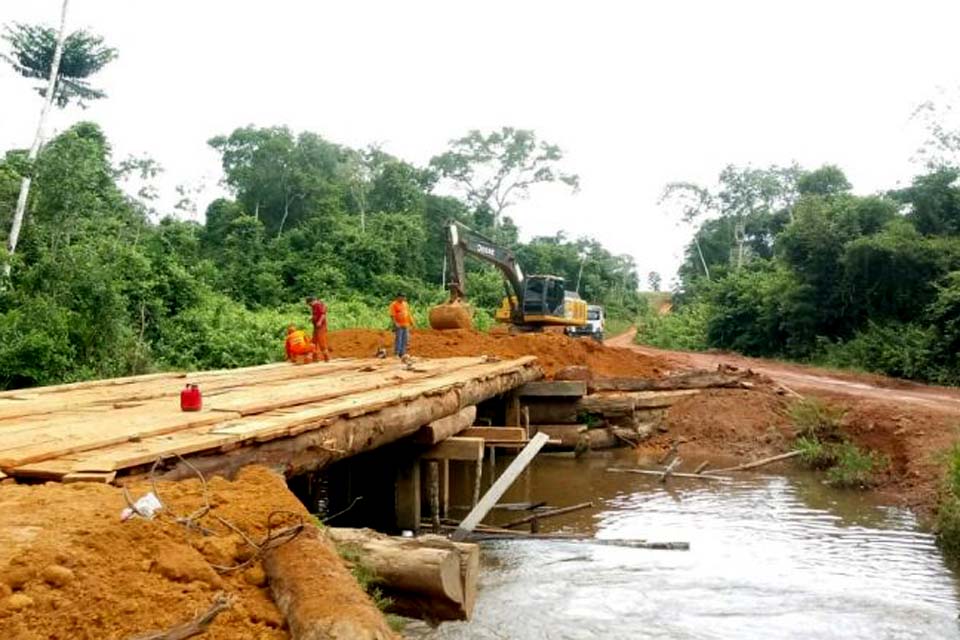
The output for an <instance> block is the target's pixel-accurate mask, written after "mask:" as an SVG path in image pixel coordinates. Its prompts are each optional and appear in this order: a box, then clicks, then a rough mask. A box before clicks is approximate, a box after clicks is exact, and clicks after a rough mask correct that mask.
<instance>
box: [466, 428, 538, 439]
mask: <svg viewBox="0 0 960 640" xmlns="http://www.w3.org/2000/svg"><path fill="white" fill-rule="evenodd" d="M460 435H461V436H464V437H466V438H483V439H484V440H495V441H509V442H515V441H520V440H526V439H527V433H526V430H525V429H524V428H523V427H470V428H469V429H464V430H463V431H461V432H460Z"/></svg>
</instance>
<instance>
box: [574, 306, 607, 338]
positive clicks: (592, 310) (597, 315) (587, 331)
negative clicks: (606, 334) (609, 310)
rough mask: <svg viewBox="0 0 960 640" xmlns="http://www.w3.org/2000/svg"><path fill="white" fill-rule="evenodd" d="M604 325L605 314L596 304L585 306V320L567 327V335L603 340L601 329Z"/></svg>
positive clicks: (602, 329)
mask: <svg viewBox="0 0 960 640" xmlns="http://www.w3.org/2000/svg"><path fill="white" fill-rule="evenodd" d="M605 325H606V314H605V313H604V311H603V307H601V306H600V305H598V304H591V305H588V306H587V322H586V324H584V325H583V326H579V327H567V335H569V336H572V337H574V338H579V337H587V336H589V337H591V338H593V339H594V340H596V341H597V342H603V331H604V327H605Z"/></svg>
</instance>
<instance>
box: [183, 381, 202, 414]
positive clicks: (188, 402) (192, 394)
mask: <svg viewBox="0 0 960 640" xmlns="http://www.w3.org/2000/svg"><path fill="white" fill-rule="evenodd" d="M202 408H203V396H202V395H201V394H200V387H198V386H197V385H195V384H188V385H187V386H186V387H184V389H183V391H181V392H180V409H181V410H183V411H200V409H202Z"/></svg>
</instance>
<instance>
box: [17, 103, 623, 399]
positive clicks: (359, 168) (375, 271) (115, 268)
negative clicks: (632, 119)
mask: <svg viewBox="0 0 960 640" xmlns="http://www.w3.org/2000/svg"><path fill="white" fill-rule="evenodd" d="M209 144H210V145H211V146H212V147H213V148H214V149H216V150H217V151H218V152H219V153H220V154H221V158H222V164H223V170H224V175H225V181H226V184H227V186H228V187H229V189H230V191H231V192H232V193H233V194H234V197H233V198H229V199H218V200H215V201H214V202H212V203H210V205H209V206H208V207H207V208H206V216H205V223H204V224H200V223H197V222H192V221H187V220H184V219H183V216H178V215H173V214H176V213H177V211H172V212H170V215H165V214H164V213H163V212H157V211H154V209H153V207H154V206H155V204H156V202H155V201H154V200H152V199H151V195H150V194H151V188H150V186H149V185H150V178H151V176H155V174H156V170H157V166H156V164H155V163H154V162H152V161H149V160H144V159H142V158H141V159H139V160H136V161H129V160H128V161H123V162H114V161H113V159H112V157H111V151H110V144H109V141H108V140H107V139H106V137H105V136H104V133H103V131H102V130H101V129H100V128H99V127H98V126H97V125H96V124H93V123H89V122H81V123H79V124H76V125H75V126H73V127H71V128H70V129H68V130H66V131H64V132H63V133H61V134H60V135H58V136H56V137H55V138H54V139H53V140H51V141H50V142H49V143H48V144H46V145H45V146H44V147H43V150H42V152H41V153H40V154H39V156H38V158H37V160H36V162H35V163H32V164H29V163H27V162H26V161H25V152H24V151H22V150H11V151H8V152H7V153H6V154H5V157H4V159H3V160H2V161H0V225H2V228H4V229H8V228H9V225H10V213H11V212H12V211H13V210H14V205H15V202H16V199H17V196H18V192H19V188H20V179H21V176H22V175H23V174H24V173H25V172H27V171H30V172H31V175H32V176H33V178H34V180H33V186H32V190H31V192H30V200H29V206H28V208H27V217H26V222H25V224H24V227H23V232H22V235H21V238H20V242H19V246H18V248H17V250H16V252H15V253H14V254H13V255H12V256H9V257H10V258H11V261H10V262H11V266H12V269H11V277H10V279H9V281H8V282H7V283H6V286H5V288H4V289H3V291H2V293H0V387H19V386H27V385H36V384H48V383H54V382H62V381H70V380H78V379H83V378H91V377H100V376H120V375H127V374H133V373H140V372H144V371H149V370H153V369H157V368H168V367H178V368H179V367H185V368H201V367H228V366H237V365H245V364H253V363H259V362H267V361H270V360H274V359H277V358H279V357H281V356H282V337H283V335H284V329H285V326H286V324H287V323H288V322H291V321H292V322H298V323H300V324H304V323H305V321H306V318H307V313H306V311H307V309H306V306H305V305H304V304H303V298H304V297H305V296H307V295H319V296H321V297H323V298H325V299H326V300H327V301H328V303H329V304H330V306H331V325H332V328H334V329H336V328H342V327H346V326H365V327H377V328H385V327H386V326H387V323H388V318H387V314H386V306H387V304H388V303H389V301H390V299H391V298H392V296H393V295H394V294H395V293H397V292H398V291H403V292H405V293H406V294H407V296H408V297H410V298H411V301H412V303H413V306H414V309H415V310H416V312H417V313H418V314H419V315H420V318H421V319H420V326H424V324H425V322H424V320H423V315H424V314H425V312H426V309H427V307H428V306H429V305H431V304H434V303H436V302H438V301H440V300H442V299H443V298H444V296H445V292H444V290H443V284H442V279H443V268H444V259H443V255H444V231H443V223H444V222H445V221H446V220H448V219H457V220H460V221H463V222H465V223H466V224H468V225H470V226H472V227H474V228H476V229H478V230H480V231H482V232H485V233H487V234H489V235H491V236H493V237H495V238H496V239H497V240H498V241H499V242H501V243H503V244H505V245H507V246H510V247H512V248H513V249H514V250H515V251H516V253H517V254H518V256H519V259H520V261H521V264H523V265H524V267H525V269H526V270H527V271H528V272H530V273H534V272H541V273H555V274H558V275H564V276H566V277H567V279H568V282H569V283H570V284H571V286H573V285H574V284H575V283H576V282H577V280H578V277H579V280H580V291H581V294H582V295H583V296H584V297H585V298H587V299H589V300H591V301H599V302H603V303H605V304H607V305H609V306H610V307H611V308H612V309H613V310H614V312H615V313H620V314H621V315H624V314H629V315H633V314H634V313H636V311H637V309H638V308H639V307H638V305H639V304H640V303H641V301H640V299H639V297H638V294H637V288H638V276H637V273H636V267H635V265H634V263H633V260H632V259H631V258H630V257H628V256H613V255H611V254H610V253H609V252H607V251H606V250H605V249H604V248H603V247H602V246H600V245H599V244H598V243H597V242H595V241H593V240H590V239H585V238H584V239H579V240H568V239H566V238H565V237H564V236H563V234H562V233H558V234H557V235H556V236H552V237H541V238H534V239H532V240H531V241H530V242H520V241H519V240H518V232H517V227H516V225H515V224H514V223H513V221H512V220H511V219H510V217H509V216H506V215H502V214H503V211H504V209H505V208H506V207H502V206H501V207H500V208H499V210H498V209H497V205H498V203H497V202H496V201H495V200H494V198H496V197H497V194H495V193H494V194H492V195H491V194H480V195H479V196H478V195H477V194H476V193H467V194H466V195H464V196H462V197H460V198H458V197H453V196H447V195H439V194H437V193H436V188H437V185H438V184H442V183H443V182H444V181H445V180H447V177H446V176H447V175H448V174H450V175H453V174H456V175H458V176H463V175H465V174H467V173H469V171H470V170H472V169H473V168H475V167H480V165H481V164H482V163H483V162H486V163H487V164H489V165H491V166H494V167H495V168H496V169H503V168H504V167H505V166H506V165H508V164H509V162H510V159H509V158H506V156H508V155H510V154H511V153H512V154H513V155H514V156H517V157H519V156H523V161H524V162H527V163H529V162H532V161H533V160H532V159H535V158H541V163H542V164H543V166H542V167H539V168H537V169H535V170H534V173H536V172H539V181H541V182H546V181H550V182H559V181H560V179H561V178H566V180H567V182H568V183H570V182H573V181H574V178H573V177H572V176H565V175H564V174H561V173H560V172H559V170H557V169H555V166H556V164H557V161H559V160H560V155H559V152H558V151H557V150H556V148H555V147H552V146H550V145H546V144H544V143H541V142H537V140H536V138H535V136H534V135H533V133H532V132H528V131H523V130H514V129H509V128H507V129H503V130H501V131H497V132H494V133H492V134H489V135H481V134H479V133H472V134H470V135H468V136H467V137H465V138H464V139H462V140H460V141H455V142H454V143H453V144H452V145H451V148H450V150H448V151H446V152H444V153H441V154H440V155H438V156H437V157H435V158H434V160H433V162H431V164H430V166H428V167H423V168H420V167H415V166H413V165H411V164H409V163H407V162H404V161H402V160H400V159H398V158H395V157H392V156H391V155H389V154H387V153H385V152H383V151H381V150H378V149H367V150H356V149H350V148H347V147H343V146H340V145H337V144H334V143H332V142H329V141H327V140H325V139H323V138H322V137H320V136H319V135H316V134H314V133H309V132H304V133H300V134H298V135H295V134H294V133H293V132H291V131H289V130H288V129H286V128H283V127H276V128H254V127H246V128H240V129H236V130H235V131H233V132H232V133H229V134H227V135H222V136H216V137H214V138H212V139H211V140H210V141H209ZM480 146H482V147H483V148H484V149H485V151H486V152H487V153H488V155H486V156H484V157H482V158H477V157H475V156H472V155H470V154H471V153H473V152H474V151H475V150H476V149H477V148H478V147H480ZM518 146H519V147H522V149H520V150H518V149H517V147H518ZM511 147H512V148H511ZM544 167H546V170H543V169H544ZM508 168H509V167H508ZM457 172H459V173H457ZM505 172H506V173H507V174H508V175H507V178H506V180H511V181H512V182H511V183H510V184H514V185H518V186H515V188H514V192H516V191H517V190H519V189H521V188H523V187H524V184H522V183H523V182H524V181H527V182H529V181H530V180H531V179H532V178H531V176H532V175H533V174H532V173H530V172H527V173H526V174H522V173H518V172H517V171H506V170H505ZM518 176H519V177H518ZM548 179H549V180H548ZM125 181H129V182H131V183H136V184H140V185H145V186H142V187H141V189H140V196H139V197H138V196H130V195H127V193H126V192H125V191H124V190H123V189H122V188H121V187H122V185H123V184H124V182H125ZM503 182H504V183H506V181H503ZM474 183H475V184H479V183H480V181H479V180H475V181H474ZM455 186H456V185H452V186H451V188H450V190H451V191H454V187H455ZM491 203H492V204H491ZM504 203H506V204H509V201H508V200H502V201H501V202H500V203H499V204H501V205H502V204H504ZM581 266H582V274H581V271H580V270H581ZM469 270H470V273H469V280H468V283H467V285H468V287H467V289H468V294H469V295H470V296H471V300H472V301H473V303H474V304H475V305H476V306H477V307H478V321H479V322H480V324H481V325H483V324H484V322H485V321H486V322H487V323H488V322H489V312H490V311H491V310H492V309H493V308H494V307H495V306H496V305H497V304H499V300H500V298H501V297H502V295H503V290H504V289H503V284H502V278H501V276H500V275H499V273H498V272H495V271H493V270H490V269H488V268H486V267H485V266H484V265H481V264H474V265H471V266H470V268H469Z"/></svg>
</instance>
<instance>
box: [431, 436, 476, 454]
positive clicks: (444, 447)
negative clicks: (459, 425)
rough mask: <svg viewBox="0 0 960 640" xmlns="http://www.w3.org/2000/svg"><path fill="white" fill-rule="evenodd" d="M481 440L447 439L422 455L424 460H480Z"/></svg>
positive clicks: (465, 438)
mask: <svg viewBox="0 0 960 640" xmlns="http://www.w3.org/2000/svg"><path fill="white" fill-rule="evenodd" d="M483 443H484V441H483V438H468V437H459V436H457V437H453V438H447V439H446V440H444V441H443V442H441V443H440V444H438V445H437V446H435V447H433V448H432V449H430V450H428V451H426V452H424V453H423V455H422V457H423V458H424V459H426V460H481V459H483Z"/></svg>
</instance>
